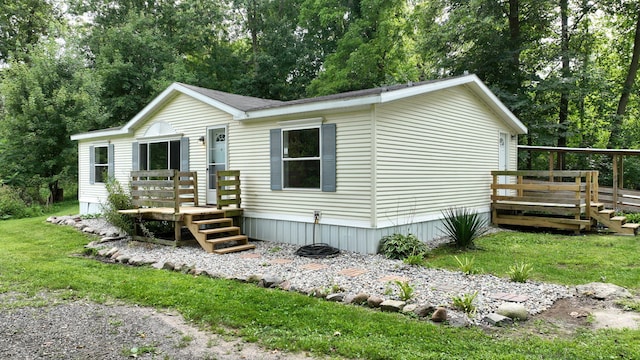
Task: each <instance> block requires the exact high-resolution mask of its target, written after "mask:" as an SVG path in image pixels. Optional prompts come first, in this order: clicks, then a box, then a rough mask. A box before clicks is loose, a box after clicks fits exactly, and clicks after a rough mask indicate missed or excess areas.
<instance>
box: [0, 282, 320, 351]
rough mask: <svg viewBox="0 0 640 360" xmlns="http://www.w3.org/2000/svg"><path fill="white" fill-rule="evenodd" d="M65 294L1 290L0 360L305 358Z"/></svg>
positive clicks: (146, 311)
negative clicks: (69, 299) (66, 297)
mask: <svg viewBox="0 0 640 360" xmlns="http://www.w3.org/2000/svg"><path fill="white" fill-rule="evenodd" d="M65 295H69V294H65V293H60V292H58V293H40V294H38V295H36V296H26V295H24V294H17V293H5V294H0V359H7V360H35V359H47V360H49V359H74V360H75V359H77V360H86V359H96V360H111V359H114V360H122V359H131V358H137V359H175V360H179V359H190V360H200V359H203V360H204V359H217V360H232V359H233V360H235V359H263V360H279V359H293V360H303V359H309V357H308V356H307V355H305V354H291V353H282V352H278V351H268V350H264V349H261V348H259V347H258V346H256V345H255V344H249V343H245V342H243V341H241V340H238V339H234V338H233V337H223V336H220V335H217V334H213V333H211V332H205V331H201V330H199V329H197V328H195V327H193V326H191V325H189V324H187V323H185V322H184V320H183V318H182V316H180V315H178V314H175V313H167V312H161V311H156V310H154V309H150V308H144V307H137V306H131V305H124V304H96V303H92V302H88V301H84V300H75V301H64V300H60V299H61V298H64V297H65Z"/></svg>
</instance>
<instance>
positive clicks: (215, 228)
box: [184, 214, 256, 254]
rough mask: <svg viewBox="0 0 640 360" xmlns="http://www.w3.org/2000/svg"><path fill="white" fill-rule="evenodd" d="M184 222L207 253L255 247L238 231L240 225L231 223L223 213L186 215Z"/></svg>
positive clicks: (230, 219)
mask: <svg viewBox="0 0 640 360" xmlns="http://www.w3.org/2000/svg"><path fill="white" fill-rule="evenodd" d="M184 224H185V226H186V227H187V228H188V229H189V231H190V232H191V234H193V237H195V239H196V240H197V241H198V243H199V244H200V246H202V248H203V249H204V250H205V251H206V252H208V253H215V254H227V253H230V252H236V251H244V250H249V249H253V248H255V247H256V246H255V245H254V244H249V238H248V237H247V236H246V235H242V234H241V233H240V232H241V230H240V227H238V226H234V225H233V219H232V218H227V217H224V214H202V215H186V216H185V221H184ZM219 245H228V246H222V247H219Z"/></svg>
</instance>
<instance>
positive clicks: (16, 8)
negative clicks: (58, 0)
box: [0, 0, 59, 63]
mask: <svg viewBox="0 0 640 360" xmlns="http://www.w3.org/2000/svg"><path fill="white" fill-rule="evenodd" d="M0 9H2V12H0V63H2V62H6V61H8V60H9V58H10V57H11V55H12V54H13V56H14V57H17V58H18V59H25V57H26V55H27V53H28V50H29V48H30V46H31V45H33V44H36V43H37V42H38V41H39V40H40V37H41V36H45V35H47V34H49V32H50V30H51V29H52V27H51V22H53V21H55V20H58V19H59V14H58V9H57V8H55V7H54V6H52V5H51V3H50V2H48V1H46V0H0Z"/></svg>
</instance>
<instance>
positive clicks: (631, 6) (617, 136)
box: [607, 2, 640, 148]
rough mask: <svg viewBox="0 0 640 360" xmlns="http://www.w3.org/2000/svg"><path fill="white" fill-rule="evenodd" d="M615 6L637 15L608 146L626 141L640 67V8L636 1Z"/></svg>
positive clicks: (631, 14) (630, 17) (617, 145)
mask: <svg viewBox="0 0 640 360" xmlns="http://www.w3.org/2000/svg"><path fill="white" fill-rule="evenodd" d="M615 8H616V10H618V11H617V12H616V13H617V14H618V13H620V14H626V18H627V19H633V18H634V17H635V26H634V27H633V28H635V31H634V32H633V34H634V35H633V42H632V44H633V45H632V47H631V60H630V62H629V66H628V67H627V73H626V77H625V80H624V83H623V85H622V89H621V91H620V98H619V100H618V106H617V108H616V113H615V115H614V116H613V117H612V120H611V126H610V134H609V141H608V143H607V147H608V148H615V147H620V146H621V145H622V144H623V143H624V142H623V136H622V135H623V132H622V126H623V119H624V116H625V113H626V110H627V106H628V104H629V99H630V97H631V93H632V90H633V89H634V85H635V82H636V75H637V73H638V67H640V8H639V7H638V6H637V3H636V2H630V3H626V2H623V3H622V4H618V6H616V7H615ZM620 10H622V11H620ZM623 16H624V15H623ZM625 23H628V22H625Z"/></svg>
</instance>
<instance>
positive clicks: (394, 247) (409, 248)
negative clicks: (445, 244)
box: [378, 233, 428, 260]
mask: <svg viewBox="0 0 640 360" xmlns="http://www.w3.org/2000/svg"><path fill="white" fill-rule="evenodd" d="M427 251H428V249H427V245H426V244H425V243H423V242H422V241H420V240H419V239H418V238H417V237H416V236H415V235H413V234H408V235H403V234H397V233H396V234H392V235H387V236H385V237H383V238H382V239H381V240H380V248H379V250H378V253H380V254H383V255H384V256H386V257H388V258H389V259H398V260H402V259H405V258H407V257H409V256H412V255H424V254H426V253H427Z"/></svg>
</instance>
